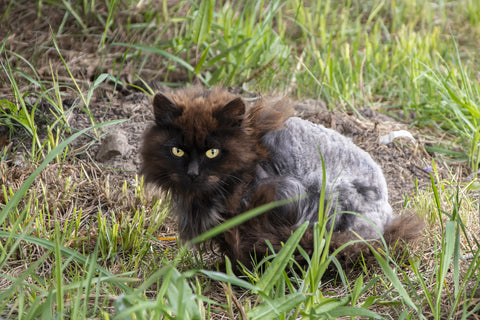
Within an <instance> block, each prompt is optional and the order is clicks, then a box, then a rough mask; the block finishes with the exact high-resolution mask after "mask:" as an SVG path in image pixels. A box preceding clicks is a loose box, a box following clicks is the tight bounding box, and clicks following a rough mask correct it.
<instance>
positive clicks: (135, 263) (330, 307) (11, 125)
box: [0, 0, 480, 319]
mask: <svg viewBox="0 0 480 320" xmlns="http://www.w3.org/2000/svg"><path fill="white" fill-rule="evenodd" d="M29 5H30V3H27V2H26V1H8V3H5V4H4V3H2V4H1V5H0V6H1V8H2V9H4V10H3V12H4V13H3V15H2V16H1V22H2V23H3V24H5V25H6V26H10V25H12V26H13V25H15V21H13V20H12V19H14V18H15V15H18V14H19V12H20V11H21V12H22V14H23V13H24V12H27V13H28V12H29V10H32V8H31V6H29ZM25 8H27V10H25ZM479 9H480V5H479V4H478V1H474V0H459V1H456V2H446V1H440V2H438V3H437V2H427V1H413V0H405V1H381V0H378V1H374V0H368V1H353V0H352V1H347V2H339V1H331V0H323V1H316V2H308V1H301V0H286V1H280V0H272V1H260V2H252V1H250V2H242V1H231V2H230V1H229V2H220V1H213V0H209V1H201V2H192V1H184V0H180V1H178V2H177V3H174V4H172V5H169V2H168V1H157V2H155V1H148V0H147V1H131V0H129V1H117V0H111V1H106V0H94V1H69V0H61V1H57V0H51V1H44V0H37V1H35V6H34V8H33V13H34V14H33V16H34V17H35V18H34V19H38V21H40V22H42V21H44V20H42V19H48V18H52V21H51V24H52V25H51V26H49V27H48V30H45V29H42V30H36V31H37V32H38V34H42V33H43V34H47V35H48V37H43V38H42V37H40V36H39V39H40V40H39V41H40V42H37V43H34V45H33V46H28V47H26V46H22V45H21V44H22V41H25V40H26V39H24V38H22V35H20V34H18V35H17V34H16V33H15V32H16V30H13V29H12V30H11V29H9V30H8V32H9V33H8V34H7V33H6V31H2V33H1V34H2V35H4V36H5V39H4V40H3V42H2V43H1V45H0V73H1V75H0V82H1V86H0V94H1V95H2V96H1V97H0V106H1V109H0V122H1V125H2V126H6V127H8V132H9V133H8V135H9V138H10V137H11V136H17V137H18V136H22V137H23V139H29V140H30V141H29V142H31V143H29V145H31V150H30V154H29V155H28V157H29V159H30V160H32V161H33V162H36V163H39V165H38V166H37V167H36V169H35V170H33V169H32V170H31V171H29V173H28V174H29V176H28V178H27V179H26V180H25V181H24V182H23V184H22V185H21V186H16V187H15V186H13V185H2V186H1V187H2V188H1V190H0V192H1V195H0V199H3V203H4V204H3V205H2V206H1V207H0V209H1V211H0V229H1V230H0V238H1V241H0V251H1V252H0V268H1V270H2V275H1V276H0V288H1V289H0V290H1V292H0V314H1V316H3V317H6V318H15V317H16V318H19V319H37V318H40V317H42V318H72V319H83V318H100V319H111V318H123V319H133V318H135V319H170V318H178V319H180V318H181V319H203V318H213V317H215V316H219V315H218V314H219V313H221V314H227V315H229V316H230V317H231V318H233V317H234V316H236V315H238V316H239V317H243V318H246V319H247V318H248V319H299V318H305V319H307V318H309V319H328V318H335V317H351V318H354V317H364V318H372V319H385V318H387V319H388V318H394V319H426V318H429V319H430V318H434V319H443V318H449V319H469V318H471V317H473V316H474V315H476V314H478V313H479V309H480V307H479V305H478V303H477V301H478V293H477V292H478V290H479V279H480V277H479V274H478V272H479V271H478V270H479V267H480V266H479V263H480V254H479V250H478V241H479V239H478V235H477V236H476V235H475V234H473V235H472V233H471V232H470V230H469V229H470V228H471V226H470V225H468V224H467V223H466V222H465V221H471V219H472V216H473V217H477V215H478V207H479V203H478V183H477V182H475V180H474V181H473V182H471V183H465V184H463V182H462V179H461V178H460V177H455V179H453V178H452V181H442V180H440V179H439V178H438V177H436V178H432V184H431V187H430V189H428V190H426V191H421V192H419V193H418V194H416V195H414V197H413V198H412V200H411V201H410V204H411V210H414V211H417V212H421V213H422V214H424V215H425V218H426V220H428V221H429V222H430V224H431V225H435V224H438V225H439V226H440V228H439V229H435V228H433V227H431V229H432V230H434V231H432V234H431V235H428V237H426V240H425V242H426V243H427V245H426V248H424V252H420V253H419V256H416V255H412V256H411V257H410V260H408V262H406V263H400V262H398V261H396V260H395V259H393V258H392V257H390V256H389V255H388V254H385V252H388V251H387V250H386V249H385V252H381V251H374V252H375V254H376V256H377V261H378V264H379V267H378V268H371V267H370V266H364V270H365V272H364V273H362V274H360V275H359V276H358V277H356V278H354V279H352V277H351V276H349V275H346V274H345V273H344V272H343V271H342V270H341V269H340V268H338V263H336V259H335V253H333V254H329V253H328V239H329V233H328V230H326V228H325V222H324V221H323V220H322V219H320V223H319V224H317V225H316V226H315V227H314V228H315V235H316V236H315V252H314V254H313V256H312V258H311V259H310V258H308V256H306V258H307V259H310V262H309V265H308V268H307V269H306V270H303V271H302V270H300V271H299V270H298V268H295V263H294V261H293V260H292V253H293V251H294V250H297V249H298V250H300V251H301V249H300V248H297V245H298V243H299V239H300V238H301V236H302V234H303V232H304V230H305V228H306V226H302V227H301V228H299V229H298V230H297V231H296V232H295V233H294V235H293V236H292V237H291V238H290V239H289V240H288V241H287V242H286V243H285V245H284V247H283V249H282V250H281V251H280V252H276V253H272V256H271V257H270V259H265V260H263V261H260V262H259V264H258V267H257V269H255V270H248V271H247V270H245V274H244V275H242V276H238V275H235V274H234V273H233V272H232V269H233V266H232V264H233V262H232V263H230V262H229V261H227V264H226V270H227V271H226V273H221V272H216V271H211V270H205V269H204V268H203V266H202V263H201V261H200V262H198V261H195V255H194V254H191V253H190V251H189V249H190V247H182V246H180V248H179V249H178V252H177V251H176V250H177V248H176V246H173V245H172V246H170V247H168V248H165V247H164V246H163V243H162V241H161V240H158V239H156V237H155V236H154V233H155V231H156V230H157V229H158V228H159V227H160V226H161V224H162V222H163V221H164V220H163V219H164V218H165V211H164V203H163V202H162V201H157V202H155V201H153V202H152V201H150V200H147V199H146V196H145V192H144V189H143V184H142V182H141V180H137V181H134V182H133V183H127V182H126V183H125V184H123V185H122V187H120V188H119V189H120V190H117V191H119V192H120V193H121V194H123V195H124V198H123V199H124V200H123V201H124V202H128V203H122V201H118V207H117V209H116V210H111V211H107V212H105V211H103V210H102V207H101V206H100V205H99V208H98V210H97V211H96V213H97V214H96V215H95V216H94V217H93V218H92V217H87V216H86V213H85V212H84V210H86V208H84V207H81V206H78V205H76V204H75V203H74V204H73V205H72V206H71V207H69V208H71V210H70V211H69V212H70V213H69V214H70V215H66V217H65V218H64V217H60V216H59V211H61V210H60V209H59V208H61V206H62V203H61V201H66V200H65V199H67V198H75V199H76V200H75V201H77V200H78V199H79V196H78V195H76V192H78V190H79V189H78V188H79V184H80V181H71V180H66V181H65V182H64V184H63V185H62V188H63V190H62V194H64V198H63V199H60V200H58V203H56V202H55V201H52V195H51V194H50V193H49V189H48V186H45V185H43V186H42V184H41V183H39V185H40V186H42V187H39V188H31V186H32V184H33V183H34V181H38V180H36V179H38V177H39V175H40V174H41V173H42V172H44V171H45V168H46V167H47V165H48V164H52V163H57V164H58V165H59V166H60V167H62V168H63V166H64V165H65V164H66V161H65V155H66V154H67V152H66V151H65V150H66V149H67V148H68V145H69V143H70V142H71V141H72V140H73V139H75V138H76V137H78V136H80V135H82V134H86V132H87V130H95V129H99V128H101V127H103V126H105V125H107V124H106V123H103V124H97V123H96V122H95V119H94V117H93V115H92V114H91V110H90V104H91V102H92V99H93V97H95V95H96V94H97V92H98V91H99V90H101V89H102V84H103V83H105V82H107V81H112V82H114V83H115V84H116V85H118V86H119V85H120V84H122V85H123V84H124V83H123V82H122V81H120V75H123V74H124V73H129V76H131V78H132V80H136V79H137V78H138V79H141V80H151V78H153V79H156V80H159V81H161V82H164V83H167V84H172V83H171V82H172V81H173V80H172V79H173V78H174V77H179V78H180V79H181V81H183V82H201V83H203V84H204V85H206V86H213V85H217V84H221V85H225V86H236V87H241V88H243V89H245V90H247V91H264V92H268V91H277V92H281V93H283V92H288V93H289V94H290V95H292V96H294V97H297V98H300V99H303V98H306V97H313V98H317V99H321V100H324V101H327V103H328V106H329V108H331V109H343V110H346V111H348V112H357V113H359V111H360V109H363V108H374V109H382V110H383V111H384V112H386V113H388V114H389V115H391V116H393V117H395V118H397V119H399V120H401V121H404V122H407V123H409V124H410V125H412V126H416V127H418V128H421V129H424V128H427V129H429V130H435V131H434V132H436V133H437V134H438V135H446V136H448V137H451V138H450V139H447V140H445V141H439V143H438V145H436V146H434V147H432V148H431V151H435V152H443V153H445V154H446V155H448V156H450V157H452V158H456V159H457V160H461V161H465V163H466V164H468V167H469V169H470V171H471V172H476V171H477V170H478V168H479V161H480V148H479V143H480V130H479V127H480V125H479V120H478V119H480V110H479V105H480V102H479V101H478V96H479V91H480V90H479V85H478V81H477V79H476V78H477V74H476V69H475V66H476V65H477V64H478V58H477V57H476V56H475V54H476V51H477V50H478V47H477V46H478V44H477V43H476V37H477V36H478V33H479V31H480V30H479V27H480V13H479V12H480V10H479ZM52 14H54V15H55V17H59V21H54V20H55V19H53V18H54V17H53V16H51V15H52ZM11 17H13V18H11ZM34 19H32V20H34ZM5 30H6V29H5ZM7 35H14V37H11V36H7ZM68 37H76V38H75V39H78V42H76V45H77V46H78V47H79V48H83V47H84V49H85V51H86V52H90V53H94V54H95V55H97V59H98V60H99V61H100V63H99V65H100V66H101V68H100V69H101V70H99V71H98V72H96V73H95V75H94V77H93V78H92V79H89V78H88V77H86V76H84V75H83V74H82V72H79V71H78V69H77V66H76V65H75V61H76V60H74V59H73V58H72V56H71V54H69V51H68V50H67V49H65V48H64V46H66V39H68ZM82 39H83V40H82ZM85 39H86V40H85ZM30 40H31V39H30ZM82 41H83V42H82ZM89 50H90V51H89ZM51 52H54V53H55V54H54V55H49V54H47V53H51ZM112 56H114V58H112ZM42 66H47V68H46V70H47V71H45V68H43V73H40V72H39V69H40V68H41V67H42ZM45 74H47V75H48V76H47V77H46V76H45ZM132 82H133V81H132ZM172 85H179V83H174V84H172ZM65 96H69V97H70V96H72V97H74V98H75V99H76V101H81V103H78V105H75V106H74V107H75V108H79V109H81V110H82V111H83V112H84V113H85V114H87V115H88V116H89V118H90V120H91V128H89V129H86V130H83V131H79V132H77V130H76V129H75V128H71V127H70V124H69V121H68V119H69V118H68V115H69V112H71V109H67V108H65V106H64V104H63V98H64V97H65ZM30 98H34V99H30ZM32 101H34V102H33V103H32ZM42 101H46V102H47V103H48V104H49V106H51V108H50V111H49V112H50V113H51V114H48V117H46V118H48V121H47V123H46V124H45V123H42V122H41V121H42V119H44V118H45V117H42V116H44V115H43V114H42V113H44V111H43V110H41V109H42V108H40V107H41V103H42ZM40 125H42V126H43V125H45V126H46V130H47V132H48V136H47V138H43V140H42V138H40V135H39V134H38V128H39V126H40ZM97 134H98V133H97ZM5 152H7V151H5ZM5 157H6V155H5V154H3V156H2V159H3V158H5ZM0 169H1V170H2V171H1V173H2V177H3V175H6V172H7V170H10V168H9V167H7V166H6V165H4V164H3V163H1V164H0ZM25 170H27V169H25ZM82 170H83V171H82V172H83V173H84V174H83V175H81V177H82V179H83V180H85V181H89V180H92V179H93V178H92V177H90V176H89V175H88V173H87V172H88V171H87V170H85V168H82ZM26 172H28V171H26ZM2 181H3V180H2ZM111 188H113V187H112V186H110V185H109V183H108V180H107V182H105V183H104V184H102V185H101V189H102V190H104V191H105V194H106V195H107V198H108V196H109V195H110V194H112V193H114V192H113V191H112V189H111ZM127 195H128V196H127ZM54 199H56V198H54ZM112 199H113V198H112ZM112 199H110V201H116V200H118V199H114V200H112ZM321 203H324V202H323V201H321ZM124 209H126V210H124ZM264 209H265V208H264ZM127 211H128V212H127ZM260 212H261V210H260V211H253V212H249V213H246V214H245V215H243V216H241V217H239V218H238V219H239V220H242V219H246V218H248V217H249V216H250V215H256V214H260ZM118 217H120V218H118ZM63 218H64V220H62V219H63ZM322 221H323V222H322ZM88 223H90V224H91V225H90V229H89V232H91V233H90V234H87V235H83V234H79V229H80V228H79V226H80V225H81V224H88ZM229 223H232V222H229ZM233 223H238V221H237V222H235V221H233ZM227 227H228V224H227V225H223V226H220V227H219V229H217V230H212V231H211V233H210V234H205V235H203V236H202V237H205V238H208V237H209V236H211V235H212V234H213V233H215V232H222V230H225V228H227ZM91 237H94V239H93V240H94V242H95V243H96V245H95V246H94V247H93V248H90V247H88V245H89V244H90V243H91V242H90V240H92V239H91ZM203 239H204V238H201V239H199V240H203ZM332 267H334V268H335V269H338V278H339V281H338V282H337V283H335V284H332V283H330V282H329V281H325V279H324V278H323V277H322V276H323V275H324V274H325V272H326V270H327V269H328V268H332ZM211 283H220V284H221V285H220V286H221V288H222V290H223V294H224V295H225V301H226V302H219V301H214V300H212V299H211V298H210V297H211V295H209V294H208V292H207V290H208V289H209V285H210V284H211ZM332 287H333V288H334V289H332ZM240 288H241V289H242V290H245V291H246V292H247V293H248V294H246V295H243V296H240V295H236V294H234V291H235V289H238V290H239V289H240Z"/></svg>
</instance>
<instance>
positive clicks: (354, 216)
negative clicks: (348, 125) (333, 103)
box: [142, 87, 419, 264]
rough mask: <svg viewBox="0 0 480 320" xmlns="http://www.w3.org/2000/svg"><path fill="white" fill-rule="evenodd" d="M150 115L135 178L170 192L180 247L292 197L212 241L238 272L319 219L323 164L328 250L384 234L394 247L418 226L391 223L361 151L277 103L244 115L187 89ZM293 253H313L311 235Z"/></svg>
mask: <svg viewBox="0 0 480 320" xmlns="http://www.w3.org/2000/svg"><path fill="white" fill-rule="evenodd" d="M153 107H154V115H155V125H153V126H152V128H151V129H149V130H148V131H147V132H146V134H145V139H144V145H143V150H142V156H143V163H144V166H143V174H144V176H145V179H146V181H147V182H150V183H153V184H155V185H157V186H159V187H160V188H161V189H163V190H165V191H168V192H169V193H170V195H171V198H172V209H173V211H175V213H176V216H177V219H178V225H179V233H180V238H181V239H182V240H184V241H185V240H189V239H192V238H193V237H195V236H197V235H199V234H201V233H203V232H205V231H207V230H208V229H210V228H212V227H214V226H216V225H218V224H219V223H221V222H223V221H225V220H227V219H229V218H231V217H233V216H235V215H238V214H240V213H242V212H244V211H246V210H248V209H251V208H255V207H258V206H260V205H262V204H265V203H269V202H272V201H275V200H280V199H290V198H294V197H296V198H297V200H296V201H293V202H290V203H289V204H287V205H284V206H282V207H279V208H276V209H273V210H271V211H269V212H267V213H265V214H263V215H261V216H259V217H257V218H255V219H252V220H250V221H248V222H246V223H245V224H243V225H240V226H238V227H235V228H233V229H230V230H228V231H227V232H225V233H224V234H223V235H221V236H219V237H217V238H216V239H215V241H216V242H217V243H218V244H219V247H220V249H221V251H222V252H223V253H225V254H227V255H228V256H229V257H230V258H232V259H236V260H239V261H241V262H242V263H244V264H249V263H250V261H251V255H252V254H254V253H255V254H256V255H257V256H258V255H264V254H266V252H267V248H268V247H267V245H266V243H265V240H269V242H270V243H271V244H272V245H273V247H274V248H275V249H279V248H280V247H281V243H283V242H285V241H286V240H287V239H288V237H289V236H290V234H291V232H292V231H293V230H295V229H296V228H298V226H300V225H301V224H302V223H304V222H305V221H309V222H310V223H314V222H316V221H317V220H318V211H319V199H320V192H321V188H322V183H324V182H323V180H322V173H323V169H322V160H321V156H323V160H324V166H325V171H326V179H325V189H326V193H327V196H328V197H327V203H326V204H327V207H328V208H329V216H330V219H329V221H328V225H327V226H328V227H329V228H333V231H334V233H333V239H332V247H333V248H335V247H338V246H340V245H342V244H344V243H346V242H348V241H350V240H352V239H358V237H360V238H364V239H377V238H379V237H380V236H382V235H383V236H384V238H385V239H386V241H387V242H388V243H389V244H393V243H395V242H396V241H398V240H399V239H404V240H407V241H408V240H410V239H412V238H414V237H416V236H417V235H418V234H419V224H418V221H417V220H416V219H413V218H411V217H409V218H407V217H402V218H397V217H394V216H393V214H392V209H391V207H390V205H389V203H388V194H387V185H386V182H385V178H384V177H383V174H382V171H381V169H380V167H379V166H378V165H377V164H376V163H375V162H374V161H373V160H372V158H371V157H370V156H369V155H368V154H367V153H366V152H364V151H363V150H361V149H360V148H358V147H357V146H355V145H354V144H353V143H352V142H351V141H350V140H348V139H347V138H345V137H344V136H342V135H340V134H339V133H337V132H335V131H333V130H331V129H327V128H325V127H323V126H321V125H317V124H313V123H311V122H308V121H305V120H302V119H300V118H296V117H290V115H291V112H290V109H289V107H288V104H287V103H286V102H284V101H278V102H276V103H272V104H269V105H267V104H265V103H264V102H262V101H260V102H258V103H257V104H255V105H254V106H252V107H251V108H247V107H246V105H245V103H244V102H243V100H242V99H241V98H240V97H237V96H235V95H232V94H230V93H229V92H227V91H226V90H223V89H220V88H215V89H213V90H204V89H201V88H198V87H193V88H187V89H181V90H177V91H175V92H168V93H158V94H157V95H155V97H154V100H153ZM333 213H335V214H333ZM301 245H302V247H303V248H304V249H305V250H306V251H307V252H311V251H312V250H313V235H312V230H311V229H309V230H308V231H307V232H306V234H305V235H304V237H303V239H302V241H301ZM365 250H366V246H365V245H363V246H362V245H356V246H353V247H352V248H351V250H350V252H349V251H345V253H346V255H347V257H349V258H350V259H352V257H354V256H355V255H356V254H358V253H360V252H364V251H365Z"/></svg>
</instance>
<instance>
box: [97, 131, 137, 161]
mask: <svg viewBox="0 0 480 320" xmlns="http://www.w3.org/2000/svg"><path fill="white" fill-rule="evenodd" d="M130 148H131V145H130V144H128V139H127V136H126V135H125V133H124V132H123V131H121V130H120V131H116V132H112V133H109V134H107V135H106V136H105V137H104V138H103V139H102V144H101V145H100V148H99V149H98V152H97V160H98V161H102V162H104V161H108V160H110V159H112V158H113V157H116V156H124V155H125V154H126V153H127V152H128V151H129V150H130Z"/></svg>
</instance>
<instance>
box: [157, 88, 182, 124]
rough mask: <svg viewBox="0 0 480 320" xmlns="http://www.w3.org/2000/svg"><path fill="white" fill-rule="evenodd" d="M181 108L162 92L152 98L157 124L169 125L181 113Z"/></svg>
mask: <svg viewBox="0 0 480 320" xmlns="http://www.w3.org/2000/svg"><path fill="white" fill-rule="evenodd" d="M182 112H183V110H182V109H181V108H179V107H178V106H177V105H176V104H175V103H173V102H172V101H171V100H170V99H168V98H167V97H166V96H165V95H163V94H162V93H157V94H156V95H155V97H154V98H153V114H154V116H155V123H156V124H157V125H158V126H165V125H169V124H171V123H172V122H173V120H175V118H177V117H179V116H181V115H182Z"/></svg>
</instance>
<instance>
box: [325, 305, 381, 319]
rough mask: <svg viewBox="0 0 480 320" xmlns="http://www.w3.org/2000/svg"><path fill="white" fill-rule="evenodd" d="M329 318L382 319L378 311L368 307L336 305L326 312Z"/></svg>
mask: <svg viewBox="0 0 480 320" xmlns="http://www.w3.org/2000/svg"><path fill="white" fill-rule="evenodd" d="M328 317H329V319H336V318H340V317H368V318H369V319H384V317H382V316H380V315H379V314H378V313H376V312H373V311H370V310H368V309H363V308H358V307H336V308H335V309H333V310H332V311H330V312H328Z"/></svg>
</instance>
